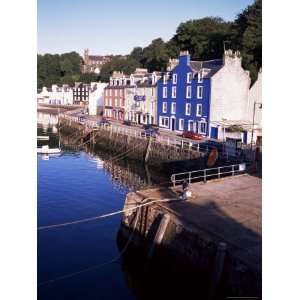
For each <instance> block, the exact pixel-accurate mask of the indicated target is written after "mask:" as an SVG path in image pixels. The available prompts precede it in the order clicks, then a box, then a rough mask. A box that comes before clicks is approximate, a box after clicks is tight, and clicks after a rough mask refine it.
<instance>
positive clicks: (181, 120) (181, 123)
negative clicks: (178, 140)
mask: <svg viewBox="0 0 300 300" xmlns="http://www.w3.org/2000/svg"><path fill="white" fill-rule="evenodd" d="M179 130H184V119H179Z"/></svg>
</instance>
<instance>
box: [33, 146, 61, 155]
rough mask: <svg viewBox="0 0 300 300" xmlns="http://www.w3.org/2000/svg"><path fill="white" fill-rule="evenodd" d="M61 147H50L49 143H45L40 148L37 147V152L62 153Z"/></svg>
mask: <svg viewBox="0 0 300 300" xmlns="http://www.w3.org/2000/svg"><path fill="white" fill-rule="evenodd" d="M60 152H61V149H60V148H49V146H48V145H44V146H42V147H40V148H37V153H40V154H55V153H60Z"/></svg>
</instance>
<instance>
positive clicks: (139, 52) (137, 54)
mask: <svg viewBox="0 0 300 300" xmlns="http://www.w3.org/2000/svg"><path fill="white" fill-rule="evenodd" d="M129 57H130V58H132V59H134V60H136V61H137V62H139V63H141V62H142V59H143V48H142V47H135V48H133V50H132V51H131V53H130V54H129Z"/></svg>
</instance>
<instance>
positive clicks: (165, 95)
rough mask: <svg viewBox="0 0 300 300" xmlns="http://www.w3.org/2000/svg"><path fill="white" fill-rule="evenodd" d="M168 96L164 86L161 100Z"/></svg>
mask: <svg viewBox="0 0 300 300" xmlns="http://www.w3.org/2000/svg"><path fill="white" fill-rule="evenodd" d="M167 96H168V89H167V87H166V86H164V87H163V98H167Z"/></svg>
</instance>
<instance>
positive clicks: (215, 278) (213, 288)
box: [208, 242, 227, 300]
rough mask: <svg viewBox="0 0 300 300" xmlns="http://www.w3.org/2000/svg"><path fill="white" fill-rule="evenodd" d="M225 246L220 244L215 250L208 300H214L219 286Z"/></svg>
mask: <svg viewBox="0 0 300 300" xmlns="http://www.w3.org/2000/svg"><path fill="white" fill-rule="evenodd" d="M226 249H227V244H226V243H223V242H220V243H219V245H218V249H217V254H216V258H215V262H214V267H213V272H212V278H211V283H210V289H209V294H208V299H209V300H214V299H215V298H216V292H217V290H218V286H219V284H220V280H221V277H222V272H223V266H224V260H225V254H226Z"/></svg>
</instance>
